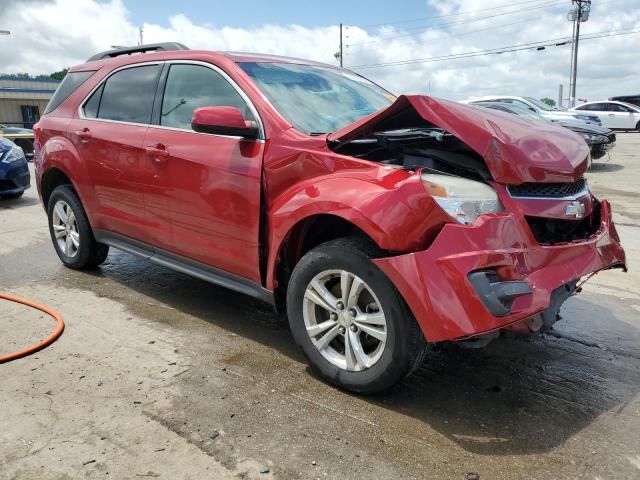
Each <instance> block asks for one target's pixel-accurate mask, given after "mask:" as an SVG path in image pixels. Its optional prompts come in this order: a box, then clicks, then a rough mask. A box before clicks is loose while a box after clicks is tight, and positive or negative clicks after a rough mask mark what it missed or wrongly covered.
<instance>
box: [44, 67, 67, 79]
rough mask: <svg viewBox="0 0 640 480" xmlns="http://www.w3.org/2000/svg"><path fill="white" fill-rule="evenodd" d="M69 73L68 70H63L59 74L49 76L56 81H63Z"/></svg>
mask: <svg viewBox="0 0 640 480" xmlns="http://www.w3.org/2000/svg"><path fill="white" fill-rule="evenodd" d="M68 71H69V69H68V68H63V69H62V70H60V71H58V72H53V73H52V74H51V75H49V77H50V78H53V79H54V80H62V79H63V78H64V77H65V75H66V74H67V72H68Z"/></svg>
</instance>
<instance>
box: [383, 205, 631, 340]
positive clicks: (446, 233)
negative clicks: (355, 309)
mask: <svg viewBox="0 0 640 480" xmlns="http://www.w3.org/2000/svg"><path fill="white" fill-rule="evenodd" d="M600 215H601V224H600V228H599V230H598V231H597V232H596V233H595V234H594V235H592V236H591V237H589V238H587V239H585V240H579V241H573V242H570V243H566V244H559V245H553V246H545V245H540V244H538V242H537V241H536V240H535V238H534V237H533V234H532V232H531V230H530V228H529V226H528V225H527V223H526V221H525V220H524V218H523V217H521V216H518V215H516V214H513V213H500V214H495V215H490V216H486V217H484V218H481V219H480V220H479V221H478V222H477V223H476V224H475V225H472V226H468V225H458V224H448V225H446V226H445V227H444V228H443V229H442V231H441V232H440V234H439V235H438V237H437V238H436V239H435V240H434V242H433V244H432V245H431V246H430V247H429V248H428V249H427V250H424V251H421V252H416V253H410V254H406V255H399V256H395V257H388V258H380V259H376V260H374V262H375V263H376V265H378V267H380V269H382V271H384V273H385V274H386V275H387V276H388V277H389V278H390V279H391V281H392V282H393V283H394V284H395V286H396V288H397V289H398V290H399V291H400V293H401V295H402V296H403V297H404V299H405V301H406V302H407V304H408V305H409V308H410V309H411V311H412V312H413V314H414V316H415V318H416V320H417V321H418V324H419V325H420V328H421V329H422V331H423V333H424V335H425V337H426V339H427V340H428V341H429V342H439V341H443V340H461V339H464V338H468V337H471V336H475V335H481V334H484V333H488V332H491V331H493V330H496V329H501V328H505V327H507V326H509V325H511V324H514V323H515V322H519V321H521V320H526V319H528V318H530V317H533V316H535V315H537V314H538V313H541V312H542V311H544V310H545V309H547V308H548V307H549V306H550V303H551V295H552V292H553V291H554V290H556V289H557V288H559V287H561V286H563V285H566V284H569V283H571V282H572V281H574V280H576V279H579V278H580V277H583V276H585V275H588V274H590V273H593V272H597V271H600V270H603V269H606V268H612V267H621V268H626V267H625V254H624V250H623V249H622V246H621V245H620V239H619V237H618V233H617V232H616V229H615V227H614V225H613V222H612V219H611V209H610V206H609V204H608V202H606V201H603V202H602V204H601V211H600ZM479 270H492V271H495V272H496V275H497V276H498V277H499V279H500V280H502V281H523V282H526V283H527V284H528V285H529V287H530V290H531V293H529V294H525V295H520V296H517V297H516V298H515V299H514V300H513V303H512V304H511V306H510V307H511V308H510V312H509V313H508V314H507V315H503V316H495V315H493V314H491V313H490V312H489V310H488V309H487V307H486V306H485V304H484V303H483V301H482V300H481V299H480V297H479V295H478V294H477V293H476V290H475V288H474V287H473V286H472V284H471V282H470V280H469V274H470V273H471V272H475V271H479Z"/></svg>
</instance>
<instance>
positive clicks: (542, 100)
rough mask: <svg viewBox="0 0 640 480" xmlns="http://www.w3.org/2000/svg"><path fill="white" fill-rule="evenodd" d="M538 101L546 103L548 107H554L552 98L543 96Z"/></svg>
mask: <svg viewBox="0 0 640 480" xmlns="http://www.w3.org/2000/svg"><path fill="white" fill-rule="evenodd" d="M540 101H541V102H542V103H546V104H547V105H549V106H550V107H555V106H556V101H555V100H554V99H553V98H549V97H544V98H541V99H540Z"/></svg>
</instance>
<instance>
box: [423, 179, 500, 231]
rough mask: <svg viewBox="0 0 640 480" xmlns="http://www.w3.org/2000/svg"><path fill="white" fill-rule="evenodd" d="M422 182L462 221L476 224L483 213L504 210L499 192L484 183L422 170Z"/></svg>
mask: <svg viewBox="0 0 640 480" xmlns="http://www.w3.org/2000/svg"><path fill="white" fill-rule="evenodd" d="M422 184H423V185H424V188H425V189H426V190H427V192H429V194H431V196H432V197H433V198H434V200H435V201H436V202H438V205H440V207H441V208H442V209H443V210H444V211H445V212H447V213H448V214H449V215H451V216H452V217H453V218H455V219H456V220H457V221H458V222H460V223H463V224H471V223H474V222H475V221H476V219H477V218H478V217H479V216H480V215H484V214H486V213H496V212H501V211H502V210H503V208H502V204H501V203H500V200H498V194H497V193H496V191H495V190H494V189H493V188H491V187H490V186H489V185H487V184H485V183H482V182H476V181H474V180H469V179H467V178H461V177H454V176H451V175H440V174H431V173H423V174H422Z"/></svg>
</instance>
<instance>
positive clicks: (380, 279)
mask: <svg viewBox="0 0 640 480" xmlns="http://www.w3.org/2000/svg"><path fill="white" fill-rule="evenodd" d="M380 253H381V252H380V251H379V250H378V249H377V247H375V245H372V243H371V242H370V241H368V240H367V239H362V238H360V237H347V238H342V239H338V240H332V241H329V242H327V243H324V244H322V245H319V246H317V247H315V248H314V249H312V250H310V251H309V252H308V253H307V254H305V255H304V256H303V257H302V259H301V260H300V261H299V262H298V264H297V265H296V266H295V268H294V270H293V272H292V274H291V278H290V281H289V285H288V291H287V313H288V317H289V326H290V328H291V332H292V334H293V338H294V340H295V342H296V344H297V345H298V347H299V348H300V350H301V351H302V353H303V354H304V356H305V357H306V359H307V361H308V363H309V365H310V367H311V369H312V370H313V371H314V372H315V373H316V374H318V375H319V376H320V377H322V378H323V379H325V380H326V381H328V382H329V383H331V384H333V385H336V386H338V387H341V388H343V389H345V390H349V391H352V392H356V393H363V394H373V393H377V392H381V391H383V390H386V389H388V388H389V387H391V386H393V385H394V384H396V383H397V382H398V381H400V380H401V379H403V378H404V377H406V376H408V375H409V374H411V372H413V370H414V369H415V368H417V367H418V366H419V364H420V362H421V361H422V359H423V357H424V353H425V352H426V347H427V344H426V341H425V339H424V336H423V335H422V332H421V330H420V328H419V327H418V324H417V323H416V321H415V319H414V318H413V316H412V315H411V313H410V311H409V309H408V307H407V306H406V304H405V302H404V300H403V299H402V297H401V296H400V294H399V293H398V291H397V290H396V289H395V287H394V286H393V284H392V283H391V282H390V281H389V279H388V278H387V277H386V275H385V274H384V273H383V272H382V271H381V270H380V269H379V268H378V267H377V266H376V265H375V264H373V263H372V262H371V258H375V257H376V256H379V255H380ZM348 275H351V282H350V283H349V280H348V279H347V280H343V277H348ZM327 279H328V280H327ZM343 281H346V282H347V283H344V285H345V286H346V288H344V290H345V291H349V292H352V290H353V291H354V292H357V291H359V292H360V293H358V294H357V295H354V296H353V299H357V302H354V301H353V300H352V299H350V298H347V297H348V295H346V294H343V292H342V290H343V287H342V285H343ZM360 281H362V282H364V286H363V287H361V289H357V288H356V289H352V287H353V286H354V285H360V283H359V282H360ZM312 282H315V283H314V285H323V286H324V287H326V289H327V291H328V293H329V294H332V295H333V297H326V296H325V298H330V300H331V301H332V302H333V301H334V300H340V299H342V300H345V301H346V302H347V304H346V305H342V307H343V308H342V309H340V307H341V305H337V307H336V309H333V310H332V309H331V308H329V309H326V308H323V307H321V306H318V304H317V303H318V302H317V301H318V296H317V292H320V291H321V290H318V289H315V288H314V287H313V286H312V285H311V284H312ZM326 293H327V292H325V295H326ZM314 294H316V295H314ZM312 297H313V298H315V301H313V300H311V298H312ZM362 302H364V303H362ZM321 303H322V302H321ZM324 305H325V307H326V306H327V305H329V304H328V303H327V302H326V301H325V302H324ZM365 305H366V306H365ZM329 306H330V305H329ZM329 312H333V313H329ZM331 315H333V317H332V316H331ZM354 315H355V316H354ZM381 318H383V319H384V320H383V321H384V323H385V325H384V326H382V325H374V324H373V323H367V322H372V321H374V319H375V321H376V322H378V323H379V322H380V321H381ZM359 319H366V321H364V320H363V321H359ZM327 322H328V323H327ZM334 322H335V323H334ZM322 323H324V326H325V327H326V326H327V325H329V327H327V328H329V329H328V330H325V329H322V328H321V329H320V330H312V332H313V333H315V332H316V331H317V332H319V333H318V334H317V335H313V333H312V334H310V333H308V332H307V327H313V326H317V325H318V324H322ZM335 328H338V330H337V331H336V330H335ZM381 330H384V331H385V332H386V337H385V341H384V344H382V341H381V340H380V338H382V336H381V334H380V333H379V332H380V331H381ZM323 331H324V333H322V332H323ZM336 332H337V333H336ZM369 333H373V334H374V335H376V337H373V336H371V335H369ZM352 334H353V336H352ZM347 335H349V337H348V338H349V339H351V338H355V339H356V340H354V342H353V343H352V342H351V341H350V342H349V352H354V353H353V354H352V355H351V356H350V357H349V358H350V359H351V361H350V362H349V361H348V359H347V353H348V351H347V343H346V340H347ZM312 336H314V338H313V339H312ZM325 336H326V338H325ZM378 337H380V338H378ZM327 338H332V340H331V341H329V342H327V341H326V339H327ZM314 342H315V343H314ZM327 343H328V344H327ZM325 344H326V345H325ZM316 345H323V347H322V348H321V349H319V347H316ZM352 345H353V346H352ZM358 346H359V349H358ZM357 352H360V353H359V355H360V356H358V355H357V354H356V353H357ZM341 353H342V356H341V355H340V354H341ZM362 353H364V355H365V356H364V357H363V356H362ZM363 358H366V359H367V361H366V362H364V361H362V360H363ZM354 360H355V362H354Z"/></svg>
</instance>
